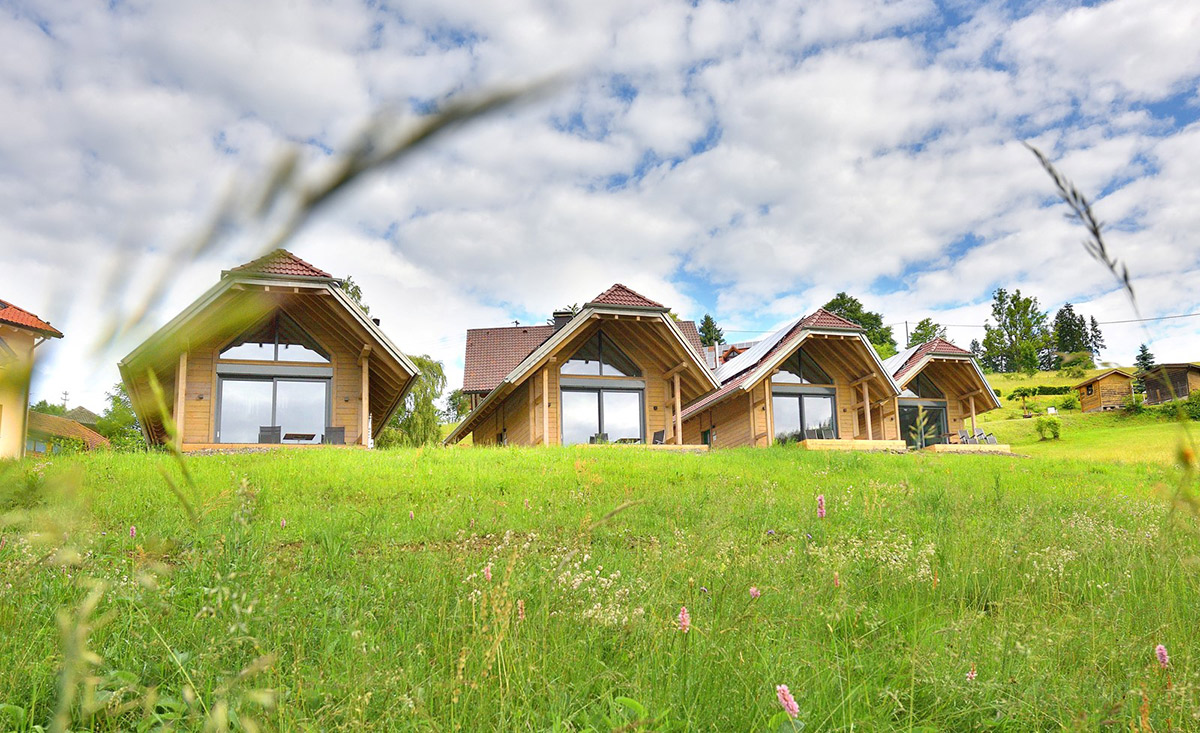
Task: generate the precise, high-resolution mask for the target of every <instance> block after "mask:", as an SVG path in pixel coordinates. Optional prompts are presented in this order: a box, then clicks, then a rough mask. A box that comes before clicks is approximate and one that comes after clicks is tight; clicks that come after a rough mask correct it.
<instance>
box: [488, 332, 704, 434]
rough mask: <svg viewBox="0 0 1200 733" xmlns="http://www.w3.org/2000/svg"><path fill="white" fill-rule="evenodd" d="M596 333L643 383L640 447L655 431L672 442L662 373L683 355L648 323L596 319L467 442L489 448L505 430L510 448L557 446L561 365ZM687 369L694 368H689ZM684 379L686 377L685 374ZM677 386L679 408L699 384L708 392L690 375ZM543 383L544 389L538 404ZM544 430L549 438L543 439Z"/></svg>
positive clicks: (596, 380) (670, 402)
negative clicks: (601, 331) (623, 356)
mask: <svg viewBox="0 0 1200 733" xmlns="http://www.w3.org/2000/svg"><path fill="white" fill-rule="evenodd" d="M660 325H661V324H660ZM600 328H603V329H604V332H605V333H606V334H607V335H608V337H609V338H611V339H612V341H613V342H614V343H615V344H616V345H617V346H618V347H619V348H620V349H621V350H622V351H623V352H625V354H626V356H628V357H629V358H630V359H632V360H633V361H634V363H636V364H637V365H638V368H639V369H641V371H642V379H643V380H644V381H645V393H644V398H643V407H644V410H645V412H644V415H643V417H644V424H645V426H646V435H645V438H646V442H647V443H649V442H650V441H651V440H652V438H653V435H654V433H655V432H657V431H659V430H663V431H665V435H666V441H667V442H672V440H673V437H674V419H673V418H674V395H673V390H672V388H671V379H670V378H668V377H667V376H666V374H667V372H669V371H670V370H671V369H672V368H674V367H675V366H677V365H678V364H679V363H680V362H681V361H682V360H683V358H684V356H683V355H681V354H679V353H672V350H671V348H670V347H669V346H668V345H667V343H664V341H665V338H664V337H665V336H666V335H667V334H665V333H664V332H663V331H662V330H659V329H656V328H655V325H654V322H653V321H651V320H646V321H635V320H614V319H607V318H606V319H596V320H595V321H594V322H593V323H592V324H590V325H589V326H588V327H586V328H581V329H580V330H579V333H577V334H575V335H573V336H572V338H570V339H569V340H567V341H565V342H564V343H563V344H562V345H561V346H560V347H559V348H558V349H556V350H555V352H554V353H553V354H550V355H549V358H548V360H547V361H546V362H544V363H543V364H542V365H541V366H540V367H538V368H536V369H534V370H533V371H532V372H530V374H529V376H528V377H527V378H526V379H525V380H524V381H522V382H521V383H520V384H519V385H517V386H516V387H515V388H514V389H513V390H512V391H511V392H510V393H509V394H508V395H507V396H505V397H504V398H503V400H502V401H501V403H500V405H499V406H498V407H496V408H494V409H493V411H492V412H491V414H489V415H487V416H486V417H484V418H482V420H481V422H480V423H479V424H478V425H476V426H475V428H474V430H473V431H472V432H471V443H472V444H473V445H494V444H495V442H496V435H497V434H498V433H500V432H501V431H502V430H504V429H507V430H508V433H507V435H508V443H509V444H510V445H559V444H561V442H562V438H561V436H562V426H561V421H560V418H559V403H560V395H561V391H560V379H559V377H560V370H561V365H562V364H563V363H564V362H566V361H567V359H569V358H570V357H571V355H572V354H574V353H575V351H576V350H577V349H578V348H579V347H580V346H582V345H583V343H584V342H585V341H586V340H588V339H589V338H592V337H594V336H595V334H596V331H597V330H599V329H600ZM668 343H669V342H668ZM549 359H552V361H551V360H549ZM692 368H693V369H698V367H695V366H693V367H692ZM684 374H686V370H685V372H684ZM586 379H589V380H590V381H591V382H592V383H593V384H595V385H598V386H602V385H603V383H604V381H605V380H606V379H612V378H611V377H587V378H586ZM680 381H681V384H682V385H683V386H682V388H681V391H682V393H683V402H685V403H686V402H687V401H689V400H692V399H695V398H696V397H698V396H699V394H700V386H701V385H703V388H705V389H707V387H708V385H707V383H706V382H704V381H703V380H702V379H700V378H697V377H696V376H695V375H691V376H690V377H685V378H682V379H681V380H680ZM543 383H545V384H546V385H547V387H548V392H547V393H546V395H545V398H544V399H543V386H542V385H543ZM544 405H545V406H544ZM544 423H545V424H546V427H545V428H543V424H544ZM547 429H548V431H549V435H545V434H544V433H545V432H546V430H547ZM685 436H686V431H685ZM685 442H686V441H685Z"/></svg>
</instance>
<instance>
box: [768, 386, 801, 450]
mask: <svg viewBox="0 0 1200 733" xmlns="http://www.w3.org/2000/svg"><path fill="white" fill-rule="evenodd" d="M771 409H772V410H774V418H775V439H776V440H783V441H789V440H804V434H803V433H802V432H801V430H800V397H799V396H798V395H778V394H777V395H771Z"/></svg>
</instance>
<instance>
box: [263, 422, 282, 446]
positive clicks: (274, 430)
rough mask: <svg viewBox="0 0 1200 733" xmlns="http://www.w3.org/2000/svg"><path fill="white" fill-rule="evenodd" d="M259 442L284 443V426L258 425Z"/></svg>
mask: <svg viewBox="0 0 1200 733" xmlns="http://www.w3.org/2000/svg"><path fill="white" fill-rule="evenodd" d="M258 442H259V443H282V442H283V428H282V427H280V426H279V425H260V426H259V427H258Z"/></svg>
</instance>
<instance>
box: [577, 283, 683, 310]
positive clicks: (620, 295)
mask: <svg viewBox="0 0 1200 733" xmlns="http://www.w3.org/2000/svg"><path fill="white" fill-rule="evenodd" d="M591 302H592V303H604V304H605V305H632V306H637V307H639V308H665V307H666V306H664V305H663V304H662V303H655V302H654V301H653V300H650V299H649V298H647V297H646V296H644V295H642V294H641V293H637V292H634V291H633V290H630V289H629V288H627V287H625V286H624V285H622V284H621V283H617V284H616V285H613V286H612V287H611V288H609V289H608V290H605V291H604V292H603V293H600V294H599V295H597V296H596V297H595V298H592V300H591Z"/></svg>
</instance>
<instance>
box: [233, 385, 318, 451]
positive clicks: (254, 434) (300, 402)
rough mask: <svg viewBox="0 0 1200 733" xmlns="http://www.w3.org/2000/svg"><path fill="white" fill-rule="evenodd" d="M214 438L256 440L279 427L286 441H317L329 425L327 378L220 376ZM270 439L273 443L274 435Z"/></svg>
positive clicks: (296, 443)
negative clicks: (215, 436) (265, 431)
mask: <svg viewBox="0 0 1200 733" xmlns="http://www.w3.org/2000/svg"><path fill="white" fill-rule="evenodd" d="M217 412H218V415H219V420H218V424H217V441H218V442H220V443H259V442H264V441H261V440H260V436H263V431H264V429H266V430H267V432H272V431H271V429H272V428H278V433H279V435H278V436H277V439H278V440H279V442H281V443H285V444H292V445H298V444H311V443H320V442H321V440H322V438H323V437H324V433H325V426H326V425H327V424H328V415H329V380H328V379H283V378H275V379H270V378H267V379H243V378H227V377H223V378H222V379H221V385H220V402H219V404H218V405H217ZM269 442H275V441H274V436H273V437H272V439H271V440H270V441H269Z"/></svg>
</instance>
